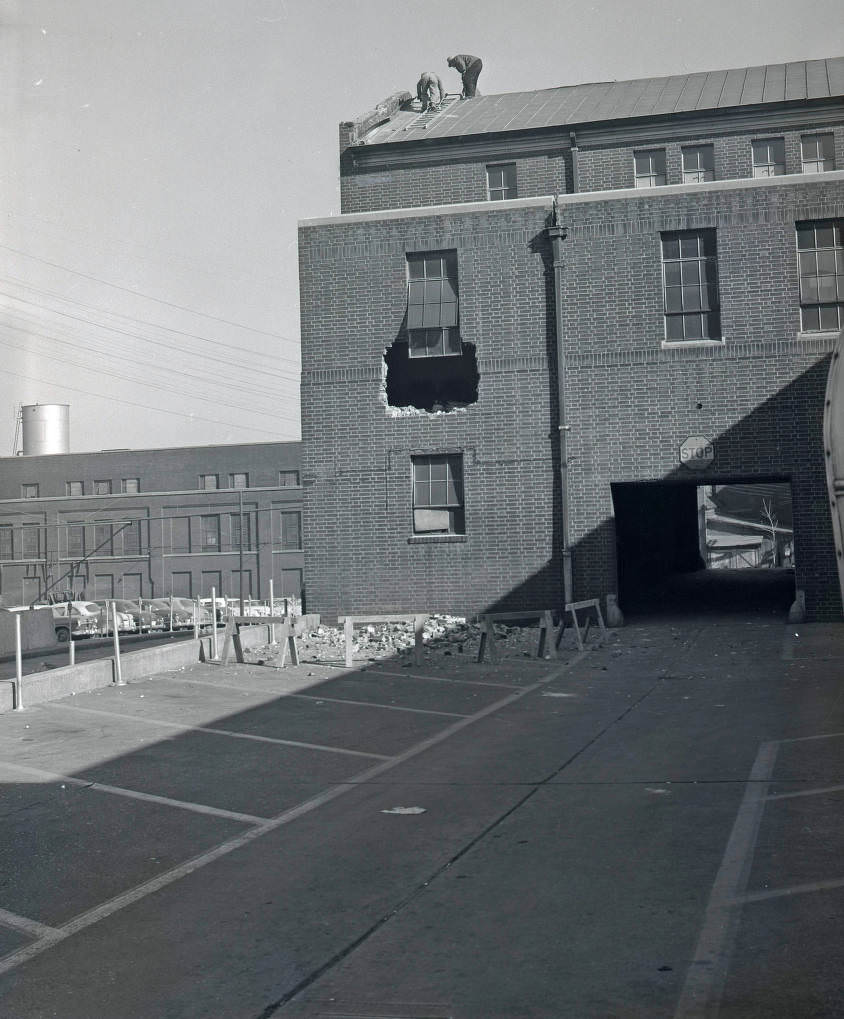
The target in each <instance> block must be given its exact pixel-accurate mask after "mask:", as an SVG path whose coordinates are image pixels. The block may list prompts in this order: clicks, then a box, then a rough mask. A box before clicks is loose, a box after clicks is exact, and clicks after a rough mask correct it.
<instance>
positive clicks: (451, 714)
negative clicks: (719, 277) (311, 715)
mask: <svg viewBox="0 0 844 1019" xmlns="http://www.w3.org/2000/svg"><path fill="white" fill-rule="evenodd" d="M284 696H285V697H298V698H300V700H303V701H326V702H327V703H328V704H353V705H354V706H355V707H359V708H383V709H384V711H411V712H414V713H415V714H417V715H442V716H443V718H468V717H469V716H468V715H467V714H464V713H463V712H460V711H434V710H433V709H432V708H405V707H402V705H400V704H373V703H372V702H371V701H350V700H346V698H344V697H320V695H319V694H315V693H288V694H285V695H284Z"/></svg>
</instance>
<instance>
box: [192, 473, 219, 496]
mask: <svg viewBox="0 0 844 1019" xmlns="http://www.w3.org/2000/svg"><path fill="white" fill-rule="evenodd" d="M209 478H213V479H214V484H213V485H209V484H208V479H209ZM198 479H199V480H198V482H197V485H198V487H199V490H200V492H218V491H219V490H220V475H219V474H200V475H198Z"/></svg>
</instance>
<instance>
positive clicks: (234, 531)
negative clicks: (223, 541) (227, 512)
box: [229, 513, 252, 552]
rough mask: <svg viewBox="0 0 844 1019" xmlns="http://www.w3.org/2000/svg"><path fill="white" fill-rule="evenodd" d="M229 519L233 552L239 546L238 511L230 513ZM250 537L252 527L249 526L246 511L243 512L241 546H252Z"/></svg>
mask: <svg viewBox="0 0 844 1019" xmlns="http://www.w3.org/2000/svg"><path fill="white" fill-rule="evenodd" d="M229 519H230V522H231V535H232V551H233V552H237V551H238V549H239V548H240V533H241V531H240V514H239V513H232V514H231V517H230V518H229ZM251 537H252V528H251V526H250V523H249V514H248V513H244V514H243V547H244V548H251V547H252V542H251V541H250V538H251Z"/></svg>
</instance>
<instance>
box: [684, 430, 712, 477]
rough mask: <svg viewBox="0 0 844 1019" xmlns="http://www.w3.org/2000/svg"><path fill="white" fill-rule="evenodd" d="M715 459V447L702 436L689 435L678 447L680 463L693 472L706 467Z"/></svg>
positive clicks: (709, 440)
mask: <svg viewBox="0 0 844 1019" xmlns="http://www.w3.org/2000/svg"><path fill="white" fill-rule="evenodd" d="M714 459H715V445H714V443H713V442H712V441H711V439H707V438H706V437H705V436H704V435H691V436H689V438H688V439H685V440H684V441H683V443H682V444H681V445H680V463H681V464H682V465H683V466H684V467H690V468H692V469H693V470H694V469H695V468H698V467H708V466H709V465H710V464H711V463H712V461H713V460H714Z"/></svg>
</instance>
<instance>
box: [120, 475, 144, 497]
mask: <svg viewBox="0 0 844 1019" xmlns="http://www.w3.org/2000/svg"><path fill="white" fill-rule="evenodd" d="M140 490H141V481H140V478H123V480H122V481H121V482H120V491H121V492H123V494H124V495H137V494H138V492H140Z"/></svg>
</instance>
